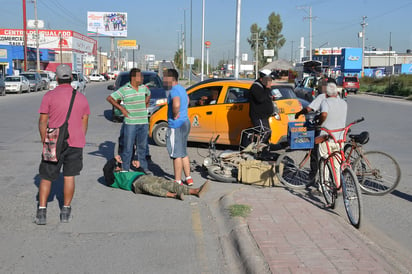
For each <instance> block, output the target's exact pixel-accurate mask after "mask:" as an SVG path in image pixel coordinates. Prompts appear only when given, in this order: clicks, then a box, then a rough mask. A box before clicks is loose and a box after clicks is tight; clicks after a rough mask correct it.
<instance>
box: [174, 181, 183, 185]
mask: <svg viewBox="0 0 412 274" xmlns="http://www.w3.org/2000/svg"><path fill="white" fill-rule="evenodd" d="M175 183H176V184H178V185H181V186H182V185H183V182H182V181H180V183H179V182H178V181H176V180H175Z"/></svg>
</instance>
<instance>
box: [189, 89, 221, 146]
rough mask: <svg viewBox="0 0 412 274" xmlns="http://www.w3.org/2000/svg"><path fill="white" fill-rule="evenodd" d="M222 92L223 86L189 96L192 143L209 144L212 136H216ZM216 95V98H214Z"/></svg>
mask: <svg viewBox="0 0 412 274" xmlns="http://www.w3.org/2000/svg"><path fill="white" fill-rule="evenodd" d="M221 90H222V86H208V87H203V88H200V89H198V90H196V91H194V92H191V93H190V94H189V107H188V115H189V120H190V126H191V128H190V141H194V142H206V143H207V142H209V140H210V138H211V137H212V136H216V134H215V133H216V130H215V119H216V118H218V116H219V115H218V113H219V111H218V108H219V104H218V101H219V94H220V91H221ZM216 94H217V95H216ZM214 95H216V96H215V97H216V98H213V97H214Z"/></svg>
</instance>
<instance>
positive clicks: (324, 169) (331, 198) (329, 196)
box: [319, 158, 337, 209]
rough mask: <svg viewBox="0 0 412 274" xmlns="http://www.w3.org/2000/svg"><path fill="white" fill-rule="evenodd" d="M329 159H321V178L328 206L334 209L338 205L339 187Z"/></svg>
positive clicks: (321, 185)
mask: <svg viewBox="0 0 412 274" xmlns="http://www.w3.org/2000/svg"><path fill="white" fill-rule="evenodd" d="M329 159H330V158H327V159H321V160H320V161H319V179H320V187H321V189H322V194H323V197H324V198H325V201H326V206H327V207H329V208H331V209H334V208H335V206H336V198H337V189H336V182H335V178H334V176H333V171H332V167H331V163H330V160H329Z"/></svg>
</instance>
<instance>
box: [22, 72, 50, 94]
mask: <svg viewBox="0 0 412 274" xmlns="http://www.w3.org/2000/svg"><path fill="white" fill-rule="evenodd" d="M20 75H22V76H25V77H26V78H27V79H28V80H29V82H30V91H40V90H42V89H43V87H44V82H43V80H42V79H41V76H40V73H38V72H33V71H25V72H22V73H20Z"/></svg>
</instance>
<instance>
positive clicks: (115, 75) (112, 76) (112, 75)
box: [107, 72, 117, 80]
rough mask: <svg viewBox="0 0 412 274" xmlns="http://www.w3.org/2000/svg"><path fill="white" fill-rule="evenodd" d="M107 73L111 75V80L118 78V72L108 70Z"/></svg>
mask: <svg viewBox="0 0 412 274" xmlns="http://www.w3.org/2000/svg"><path fill="white" fill-rule="evenodd" d="M107 75H109V79H110V80H116V77H117V74H115V73H114V72H108V73H107Z"/></svg>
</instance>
